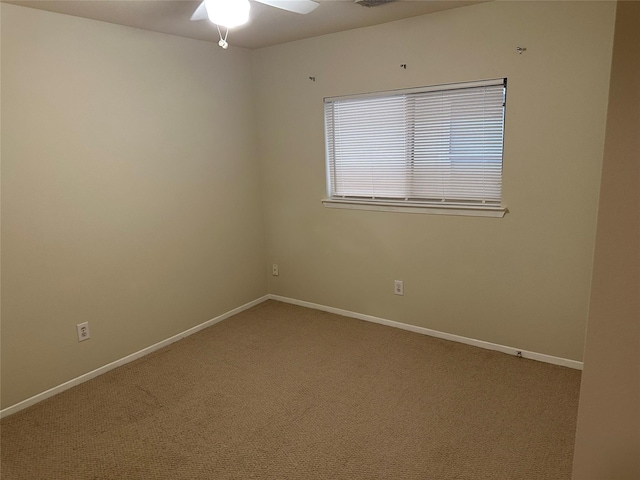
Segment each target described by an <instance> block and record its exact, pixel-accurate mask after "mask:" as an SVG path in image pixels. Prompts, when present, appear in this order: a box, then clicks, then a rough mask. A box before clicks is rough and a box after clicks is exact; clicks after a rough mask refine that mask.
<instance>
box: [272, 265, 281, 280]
mask: <svg viewBox="0 0 640 480" xmlns="http://www.w3.org/2000/svg"><path fill="white" fill-rule="evenodd" d="M271 275H273V276H274V277H277V276H278V275H280V274H279V273H278V264H277V263H274V264H273V266H272V267H271Z"/></svg>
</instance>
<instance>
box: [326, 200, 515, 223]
mask: <svg viewBox="0 0 640 480" xmlns="http://www.w3.org/2000/svg"><path fill="white" fill-rule="evenodd" d="M322 203H323V205H324V206H325V207H327V208H346V209H350V210H373V211H378V212H401V213H426V214H430V215H462V216H467V217H494V218H502V217H504V215H505V214H506V213H507V211H508V210H507V208H506V207H502V206H500V207H498V206H488V205H438V204H429V203H421V202H393V201H376V200H354V199H349V200H343V199H337V198H325V199H323V200H322Z"/></svg>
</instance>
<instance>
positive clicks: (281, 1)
mask: <svg viewBox="0 0 640 480" xmlns="http://www.w3.org/2000/svg"><path fill="white" fill-rule="evenodd" d="M255 1H256V2H259V3H264V4H265V5H270V6H272V7H276V8H281V9H282V10H286V11H288V12H293V13H303V14H304V13H310V12H313V11H314V10H315V9H316V8H318V5H320V4H319V3H318V2H314V1H313V0H255Z"/></svg>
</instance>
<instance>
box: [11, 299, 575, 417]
mask: <svg viewBox="0 0 640 480" xmlns="http://www.w3.org/2000/svg"><path fill="white" fill-rule="evenodd" d="M266 300H276V301H279V302H284V303H290V304H292V305H298V306H301V307H307V308H313V309H315V310H321V311H324V312H329V313H335V314H337V315H342V316H344V317H351V318H356V319H358V320H364V321H367V322H372V323H378V324H382V325H387V326H389V327H394V328H400V329H402V330H408V331H410V332H415V333H420V334H422V335H429V336H431V337H436V338H442V339H444V340H451V341H453V342H459V343H464V344H467V345H472V346H474V347H480V348H485V349H487V350H495V351H498V352H502V353H507V354H510V355H516V354H517V353H518V352H520V353H521V354H522V357H523V358H528V359H531V360H537V361H540V362H545V363H551V364H553V365H560V366H563V367H568V368H573V369H576V370H582V362H578V361H576V360H569V359H566V358H560V357H553V356H551V355H545V354H542V353H536V352H529V351H527V350H520V349H518V348H515V347H507V346H504V345H498V344H496V343H489V342H485V341H482V340H475V339H473V338H467V337H462V336H460V335H454V334H451V333H444V332H439V331H437V330H431V329H429V328H424V327H418V326H416V325H409V324H406V323H400V322H395V321H393V320H386V319H384V318H379V317H374V316H372V315H365V314H363V313H356V312H350V311H348V310H342V309H340V308H334V307H327V306H326V305H320V304H317V303H311V302H306V301H304V300H296V299H294V298H289V297H282V296H280V295H274V294H268V295H264V296H262V297H260V298H257V299H255V300H253V301H251V302H249V303H245V304H244V305H241V306H239V307H237V308H234V309H233V310H229V311H228V312H226V313H223V314H222V315H219V316H217V317H215V318H212V319H211V320H207V321H206V322H204V323H201V324H200V325H196V326H195V327H192V328H189V329H188V330H185V331H184V332H181V333H178V334H176V335H174V336H172V337H169V338H167V339H165V340H162V341H161V342H158V343H155V344H153V345H151V346H149V347H146V348H143V349H142V350H140V351H138V352H135V353H132V354H131V355H127V356H126V357H123V358H121V359H119V360H116V361H114V362H111V363H108V364H106V365H103V366H102V367H99V368H96V369H95V370H92V371H91V372H88V373H85V374H83V375H80V376H79V377H76V378H73V379H71V380H69V381H67V382H64V383H62V384H60V385H58V386H56V387H53V388H50V389H49V390H46V391H44V392H42V393H38V394H37V395H34V396H33V397H30V398H27V399H26V400H23V401H21V402H18V403H16V404H14V405H11V406H10V407H7V408H4V409H2V410H0V418H4V417H7V416H9V415H12V414H14V413H17V412H19V411H20V410H24V409H25V408H27V407H30V406H31V405H35V404H36V403H38V402H41V401H43V400H46V399H47V398H49V397H52V396H54V395H57V394H58V393H61V392H64V391H65V390H68V389H70V388H72V387H75V386H77V385H80V384H81V383H84V382H86V381H88V380H91V379H92V378H95V377H97V376H99V375H102V374H103V373H107V372H108V371H110V370H113V369H114V368H117V367H121V366H122V365H126V364H127V363H130V362H132V361H134V360H137V359H138V358H140V357H143V356H145V355H148V354H149V353H152V352H154V351H156V350H159V349H160V348H163V347H166V346H167V345H170V344H172V343H174V342H177V341H178V340H182V339H183V338H185V337H188V336H189V335H193V334H194V333H197V332H199V331H200V330H203V329H205V328H207V327H210V326H212V325H215V324H216V323H219V322H221V321H223V320H226V319H227V318H229V317H231V316H233V315H236V314H238V313H240V312H243V311H245V310H248V309H249V308H251V307H254V306H256V305H258V304H260V303H262V302H264V301H266Z"/></svg>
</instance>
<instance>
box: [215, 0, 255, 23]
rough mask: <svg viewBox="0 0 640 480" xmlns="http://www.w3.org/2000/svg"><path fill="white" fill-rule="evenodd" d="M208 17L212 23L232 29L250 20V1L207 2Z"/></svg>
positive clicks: (217, 0)
mask: <svg viewBox="0 0 640 480" xmlns="http://www.w3.org/2000/svg"><path fill="white" fill-rule="evenodd" d="M205 8H206V9H207V16H208V17H209V20H210V21H211V22H212V23H215V24H216V25H220V26H222V27H227V28H232V27H237V26H238V25H242V24H244V23H247V21H248V20H249V10H250V9H251V5H249V0H206V2H205Z"/></svg>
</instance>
